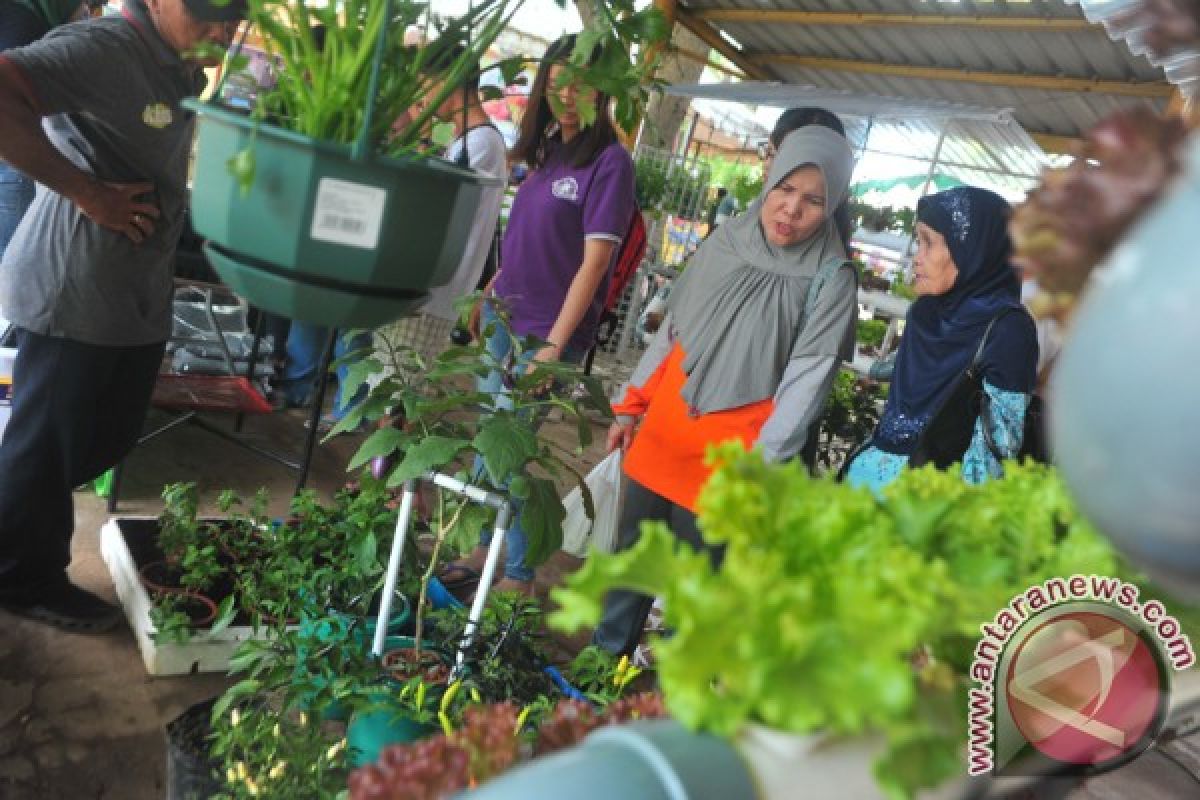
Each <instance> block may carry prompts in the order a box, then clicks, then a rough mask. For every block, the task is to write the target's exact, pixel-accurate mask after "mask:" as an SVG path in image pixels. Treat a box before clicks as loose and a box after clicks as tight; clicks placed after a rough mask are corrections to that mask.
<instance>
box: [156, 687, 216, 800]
mask: <svg viewBox="0 0 1200 800" xmlns="http://www.w3.org/2000/svg"><path fill="white" fill-rule="evenodd" d="M216 700H217V699H216V698H215V697H214V698H211V699H209V700H204V701H201V702H199V703H196V704H195V705H194V706H191V707H190V708H188V709H187V710H186V711H184V712H183V713H182V714H180V715H179V716H178V717H176V718H175V719H173V720H171V721H170V722H168V723H167V795H166V800H207V798H210V797H213V796H214V795H216V794H217V793H219V792H220V791H221V782H220V780H219V777H218V776H219V771H218V770H219V765H218V764H217V763H216V762H215V761H213V760H212V757H211V756H210V755H209V750H208V734H209V733H210V732H211V730H212V726H211V725H210V723H209V719H210V717H211V716H212V709H213V704H214V703H215V702H216Z"/></svg>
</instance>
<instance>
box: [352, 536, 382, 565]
mask: <svg viewBox="0 0 1200 800" xmlns="http://www.w3.org/2000/svg"><path fill="white" fill-rule="evenodd" d="M355 555H356V559H355V560H356V561H357V562H358V568H359V569H360V570H363V571H364V572H366V571H367V570H370V569H371V568H373V567H375V566H376V565H377V563H378V558H379V542H378V541H377V540H376V538H375V534H373V533H368V534H367V535H366V536H364V537H363V538H362V541H361V542H359V545H358V552H357V553H356V554H355Z"/></svg>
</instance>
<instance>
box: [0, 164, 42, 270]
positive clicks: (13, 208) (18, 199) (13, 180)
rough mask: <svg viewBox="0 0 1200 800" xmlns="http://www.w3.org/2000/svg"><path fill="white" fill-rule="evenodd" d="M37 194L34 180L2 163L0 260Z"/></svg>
mask: <svg viewBox="0 0 1200 800" xmlns="http://www.w3.org/2000/svg"><path fill="white" fill-rule="evenodd" d="M36 193H37V190H36V188H35V184H34V182H33V181H32V180H30V179H29V178H27V177H25V175H24V174H23V173H21V172H18V171H17V170H15V169H13V168H12V167H10V166H9V165H8V164H5V163H4V162H2V161H0V258H2V257H3V256H4V251H5V250H6V249H7V248H8V243H9V241H10V240H11V239H12V235H13V232H14V231H16V229H17V225H18V224H19V223H20V222H21V218H22V217H24V216H25V211H26V210H27V209H28V208H29V204H30V203H32V202H33V196H34V194H36Z"/></svg>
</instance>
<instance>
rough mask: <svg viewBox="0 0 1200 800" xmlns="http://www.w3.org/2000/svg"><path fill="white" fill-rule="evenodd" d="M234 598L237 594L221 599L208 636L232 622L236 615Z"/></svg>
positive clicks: (218, 631)
mask: <svg viewBox="0 0 1200 800" xmlns="http://www.w3.org/2000/svg"><path fill="white" fill-rule="evenodd" d="M236 600H237V595H232V594H231V595H229V596H228V597H226V598H225V599H224V600H222V601H221V604H220V605H219V606H217V618H216V620H215V621H214V622H213V624H212V627H210V628H209V629H208V633H209V635H210V636H211V635H214V634H218V633H220V632H221V631H223V630H225V629H226V628H228V627H229V626H230V624H232V623H233V620H234V618H235V617H237V607H236V606H235V605H234V602H235V601H236ZM231 669H232V665H231Z"/></svg>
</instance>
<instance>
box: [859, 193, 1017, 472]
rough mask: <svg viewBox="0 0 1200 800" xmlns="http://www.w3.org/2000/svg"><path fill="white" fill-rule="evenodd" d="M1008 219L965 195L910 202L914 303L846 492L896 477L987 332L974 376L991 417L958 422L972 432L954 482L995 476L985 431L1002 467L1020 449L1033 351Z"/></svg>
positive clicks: (983, 197)
mask: <svg viewBox="0 0 1200 800" xmlns="http://www.w3.org/2000/svg"><path fill="white" fill-rule="evenodd" d="M1009 215H1010V208H1009V205H1008V203H1007V202H1006V201H1005V200H1004V198H1002V197H1000V196H999V195H997V194H995V193H993V192H990V191H988V190H986V189H978V188H974V187H959V188H956V189H949V190H947V191H944V192H939V193H937V194H932V195H927V196H926V197H922V198H921V199H920V200H919V201H918V202H917V231H916V232H917V255H916V259H915V262H914V271H915V276H916V279H915V282H914V284H913V288H914V289H915V290H916V293H917V300H916V301H915V302H914V303H913V304H912V306H911V307H910V308H909V310H908V317H907V320H906V323H905V327H904V338H903V339H902V340H901V341H900V348H899V350H898V351H897V353H896V362H895V367H894V372H893V374H892V378H891V389H890V391H889V392H888V399H887V405H886V406H885V407H884V410H883V416H882V417H881V418H880V420H879V424H878V426H877V427H876V428H875V432H874V433H873V434H872V436H871V438H870V439H869V440H868V442H867V446H866V447H865V448H864V449H862V450H861V452H859V453H858V454H857V455H855V456H854V457H853V460H852V461H851V462H850V464H849V465H848V467H847V469H846V480H847V481H848V482H849V483H851V484H853V485H857V486H868V487H870V488H872V489H875V490H878V489H880V488H882V487H883V486H886V485H887V484H888V483H890V482H891V481H893V480H894V479H895V478H896V476H897V475H899V474H900V471H901V470H902V469H903V468H904V467H905V466H906V465H907V464H908V461H909V456H910V454H912V452H913V451H914V449H915V447H916V445H917V443H918V440H919V439H920V436H921V432H922V431H923V430H924V428H925V426H927V425H928V424H929V423H930V421H931V420H932V419H933V418H934V416H935V415H937V414H938V412H939V410H940V409H941V408H942V405H943V403H944V402H945V401H946V399H947V398H948V397H949V396H950V395H951V394H952V393H953V391H954V388H955V386H956V385H957V384H958V382H959V380H960V378H961V377H962V375H963V373H964V372H965V371H966V369H967V367H968V366H970V364H971V362H972V359H973V358H974V357H975V354H976V352H977V351H978V349H979V345H980V342H981V341H982V339H983V336H984V332H985V331H987V330H988V326H989V325H991V326H992V328H991V331H990V332H989V333H988V339H987V344H986V347H985V348H984V350H983V353H982V357H981V360H980V367H981V368H982V370H983V390H984V392H986V393H987V396H988V399H989V401H990V402H989V403H988V404H987V405H989V406H990V408H991V413H990V414H988V415H987V416H988V419H987V420H985V419H984V418H983V417H981V416H977V417H976V418H975V419H974V420H972V419H963V421H962V422H963V424H964V425H965V426H970V427H971V428H972V430H973V434H972V436H971V439H970V446H969V447H968V448H967V451H966V452H965V453H963V455H962V476H963V479H964V480H966V481H967V482H969V483H981V482H982V481H985V480H987V479H988V478H990V477H998V476H1000V475H1001V474H1002V470H1001V465H1000V461H1001V459H1000V458H997V455H996V453H994V452H992V448H991V447H989V446H988V443H987V439H988V436H987V435H986V434H985V432H984V427H983V426H984V425H985V424H987V425H989V433H990V438H991V439H992V441H993V443H994V444H995V447H996V448H997V449H998V450H999V451H1000V455H1001V456H1002V457H1003V458H1012V457H1014V456H1016V454H1017V452H1018V451H1019V450H1020V447H1021V437H1022V433H1023V431H1024V422H1025V411H1026V409H1027V408H1028V406H1029V400H1030V395H1031V393H1032V392H1033V390H1034V387H1035V385H1036V381H1037V364H1038V342H1037V334H1036V331H1035V330H1034V324H1033V319H1032V318H1031V317H1030V316H1029V314H1028V312H1026V311H1025V310H1024V307H1023V306H1022V305H1021V287H1020V283H1019V281H1018V279H1017V273H1016V271H1015V270H1014V269H1013V267H1012V264H1011V263H1010V259H1011V257H1012V240H1011V239H1010V238H1009V236H1008V218H1009ZM1009 312H1012V313H1009ZM993 321H994V324H993ZM964 413H965V411H964Z"/></svg>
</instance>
